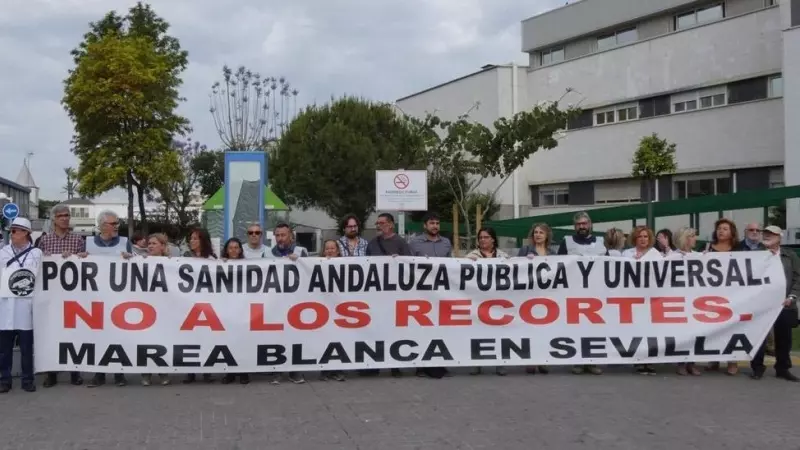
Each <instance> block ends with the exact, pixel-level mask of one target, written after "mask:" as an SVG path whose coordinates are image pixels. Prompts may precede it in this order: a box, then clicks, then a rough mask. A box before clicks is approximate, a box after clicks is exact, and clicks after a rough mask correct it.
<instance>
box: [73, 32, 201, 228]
mask: <svg viewBox="0 0 800 450" xmlns="http://www.w3.org/2000/svg"><path fill="white" fill-rule="evenodd" d="M178 72H179V69H178V68H175V67H174V65H173V64H172V62H171V59H170V56H169V55H166V54H163V53H161V52H159V51H158V49H157V48H156V46H155V45H154V44H153V40H152V39H150V38H147V37H139V36H122V35H117V34H113V33H112V34H108V35H106V36H103V37H102V38H100V39H99V40H97V41H93V42H91V43H89V44H88V45H87V46H86V48H85V54H83V55H82V56H81V57H80V62H79V63H78V65H77V66H76V67H75V69H74V70H73V71H72V72H71V73H70V75H69V78H67V80H66V82H65V84H66V88H65V94H64V99H63V103H64V106H65V109H66V110H67V112H68V113H69V116H70V118H71V119H72V121H73V122H74V128H75V134H74V137H73V152H74V153H75V155H76V156H78V159H79V161H80V165H79V166H78V192H79V193H81V194H82V195H85V196H90V197H91V196H96V195H99V194H101V193H103V192H107V191H109V190H111V189H113V188H115V187H124V188H126V189H127V191H128V226H129V227H133V205H134V193H133V188H134V186H135V187H137V189H138V190H139V194H140V196H139V209H140V217H141V220H142V222H143V226H144V227H145V229H144V230H143V231H145V232H146V222H145V221H146V215H145V214H146V213H145V208H144V193H145V192H146V190H147V187H148V186H151V184H150V183H151V182H152V180H159V182H161V183H167V182H169V181H172V180H176V179H180V176H181V171H180V164H179V158H178V153H177V152H176V151H175V150H174V149H173V148H172V147H171V142H172V141H171V139H172V136H173V135H180V134H182V133H183V132H184V131H185V130H186V128H187V121H186V119H184V118H183V117H181V116H179V115H177V114H175V112H174V111H175V108H176V107H177V105H178V100H179V97H178V92H177V88H178V86H179V85H180V78H178ZM129 231H131V232H132V231H133V230H132V229H131V230H129Z"/></svg>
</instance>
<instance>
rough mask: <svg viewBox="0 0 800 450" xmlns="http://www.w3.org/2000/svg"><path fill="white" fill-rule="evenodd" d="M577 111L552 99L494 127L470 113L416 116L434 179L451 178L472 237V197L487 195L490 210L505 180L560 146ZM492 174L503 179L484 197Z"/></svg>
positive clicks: (449, 180)
mask: <svg viewBox="0 0 800 450" xmlns="http://www.w3.org/2000/svg"><path fill="white" fill-rule="evenodd" d="M476 106H477V105H476ZM575 114H577V110H575V109H572V108H569V109H566V110H562V109H559V104H558V102H549V103H544V104H540V105H537V106H536V107H534V108H533V109H531V110H529V111H522V112H520V113H517V114H516V115H514V116H513V117H511V118H505V117H504V118H500V119H498V120H496V121H495V122H494V123H493V124H492V127H491V128H489V127H487V126H485V125H483V124H480V123H476V122H473V121H471V120H470V119H469V116H468V114H465V115H462V116H461V117H459V118H458V119H457V120H455V121H443V120H441V119H440V118H439V117H437V116H434V115H428V116H427V117H426V118H425V119H424V120H422V121H416V120H415V121H414V124H415V125H416V127H418V128H419V130H420V132H421V133H422V134H423V135H424V136H425V140H426V145H427V148H428V149H429V153H428V159H429V162H430V164H431V167H432V170H431V175H432V178H435V179H441V180H448V183H447V186H448V188H449V191H450V193H451V195H452V198H453V201H454V202H455V204H456V205H458V207H459V209H460V210H461V213H462V214H463V216H464V217H465V219H464V224H465V225H466V228H467V236H466V237H467V239H471V231H472V230H471V227H470V221H471V219H472V217H474V206H475V205H470V204H469V203H470V198H471V199H472V200H471V201H472V202H475V201H477V200H476V199H482V200H483V201H485V202H486V203H482V205H481V206H482V209H483V210H484V211H486V210H490V211H491V209H492V208H491V206H492V205H491V202H492V201H494V199H495V198H496V194H497V192H498V191H499V190H500V188H501V187H502V186H503V184H504V183H505V181H506V180H508V179H509V178H510V177H511V175H512V174H513V172H514V171H515V170H516V169H518V168H520V167H522V165H523V164H524V163H525V162H526V161H527V160H528V158H530V157H531V155H533V154H534V153H536V152H537V151H539V150H541V149H545V150H549V149H553V148H555V147H556V146H557V145H558V137H559V133H560V131H561V130H562V129H563V128H564V126H565V124H566V123H567V121H568V120H569V119H570V118H571V117H572V116H574V115H575ZM490 177H498V178H500V179H501V180H502V181H501V182H500V184H499V185H498V186H497V187H496V188H495V189H494V191H492V192H488V193H486V194H485V195H484V196H483V197H476V196H474V194H475V192H476V189H477V188H479V187H480V184H481V183H482V182H483V181H484V180H485V179H487V178H490ZM470 207H472V208H473V209H472V210H470V209H469V208H470ZM494 212H495V213H496V211H494ZM470 216H472V217H470Z"/></svg>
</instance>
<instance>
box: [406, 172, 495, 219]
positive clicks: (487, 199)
mask: <svg viewBox="0 0 800 450" xmlns="http://www.w3.org/2000/svg"><path fill="white" fill-rule="evenodd" d="M453 176H454V177H456V178H457V179H456V180H447V179H442V178H437V177H430V178H429V179H428V211H432V212H435V213H437V214H439V216H440V217H441V218H442V221H444V222H450V221H452V220H453V205H456V206H458V203H457V199H456V197H455V196H454V195H453V191H452V189H451V188H450V186H451V185H458V184H461V185H464V186H466V185H468V182H467V177H466V176H465V175H464V174H453ZM465 204H466V208H465V209H466V211H467V214H468V215H469V216H470V219H473V218H474V217H475V214H476V212H477V211H478V205H479V204H480V205H481V211H482V212H483V218H484V220H490V219H491V218H492V216H494V215H495V214H497V213H498V212H499V211H500V204H499V203H498V202H497V199H496V197H495V196H493V195H492V194H491V193H490V192H474V191H472V192H469V193H468V194H467V197H466V202H465ZM425 214H427V211H414V212H412V213H411V214H410V218H411V220H412V221H413V222H422V220H423V218H424V217H425ZM458 220H459V223H464V220H465V216H464V212H463V211H461V208H458Z"/></svg>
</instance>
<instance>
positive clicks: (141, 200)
mask: <svg viewBox="0 0 800 450" xmlns="http://www.w3.org/2000/svg"><path fill="white" fill-rule="evenodd" d="M143 185H144V183H139V187H138V188H137V189H136V193H137V195H138V197H139V220H140V222H141V230H142V233H143V234H144V235H145V236H147V211H145V209H144V194H145V193H144V186H143Z"/></svg>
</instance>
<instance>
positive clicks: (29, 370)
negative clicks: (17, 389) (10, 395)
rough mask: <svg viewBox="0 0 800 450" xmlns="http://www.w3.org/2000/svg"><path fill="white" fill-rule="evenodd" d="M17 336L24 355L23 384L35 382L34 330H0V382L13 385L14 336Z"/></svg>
mask: <svg viewBox="0 0 800 450" xmlns="http://www.w3.org/2000/svg"><path fill="white" fill-rule="evenodd" d="M17 336H19V351H20V356H21V357H22V358H21V359H22V384H23V385H25V384H33V381H34V378H33V330H3V331H0V384H4V385H11V365H12V364H13V361H14V338H15V337H17Z"/></svg>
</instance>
